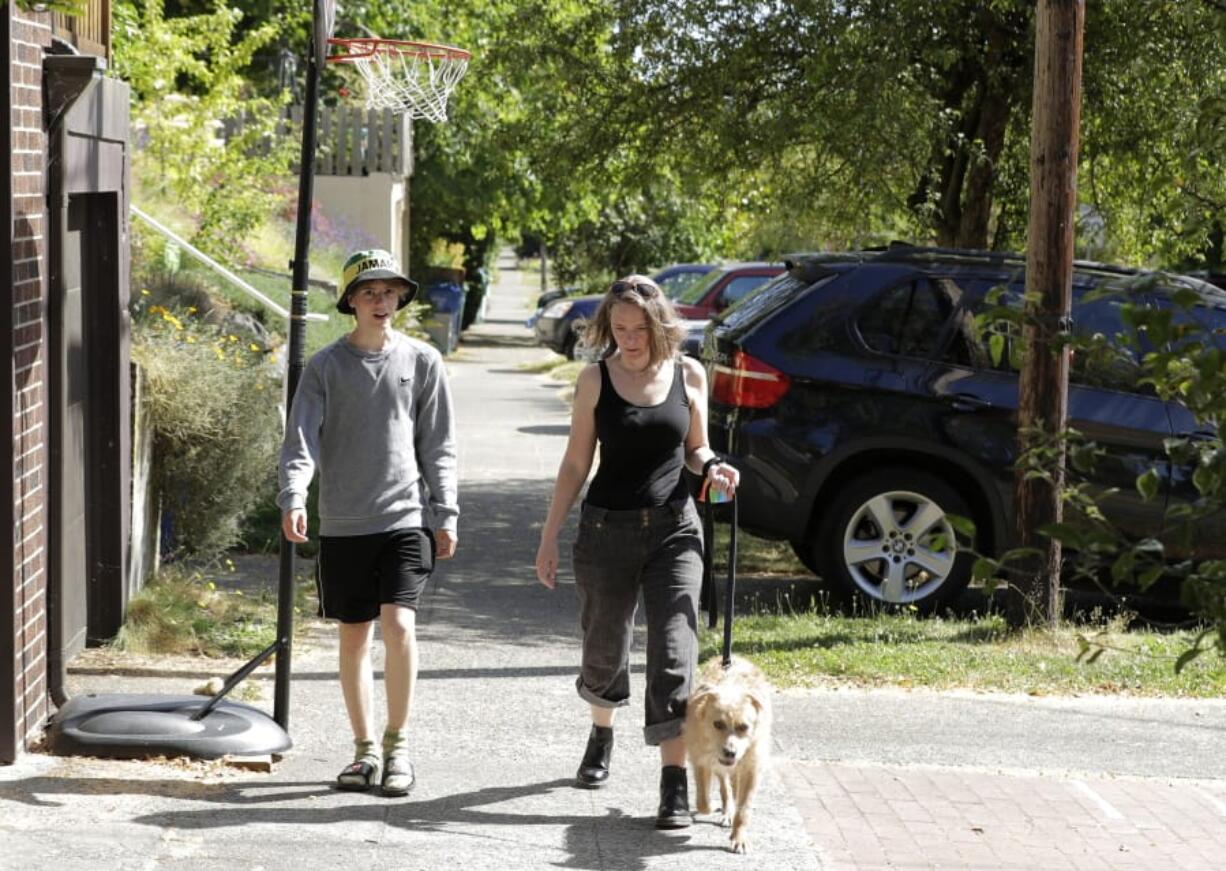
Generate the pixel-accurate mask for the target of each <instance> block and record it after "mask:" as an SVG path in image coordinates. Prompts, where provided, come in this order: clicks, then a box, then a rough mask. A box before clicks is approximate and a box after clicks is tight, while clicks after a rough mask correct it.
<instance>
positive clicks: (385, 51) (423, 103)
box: [349, 47, 468, 122]
mask: <svg viewBox="0 0 1226 871" xmlns="http://www.w3.org/2000/svg"><path fill="white" fill-rule="evenodd" d="M349 63H351V64H352V65H353V66H355V67H357V69H358V72H359V73H361V74H362V78H363V79H365V80H366V106H367V108H369V109H391V110H393V111H395V112H405V113H408V115H409V117H410V118H424V119H425V120H427V121H435V122H439V121H446V120H447V100H448V98H449V97H450V96H451V92H452V91H453V90H454V89H455V86H456V85H457V84H459V81H460V79H462V78H464V73H465V72H466V71H467V70H468V55H467V54H466V53H465V54H457V53H450V52H447V53H443V52H438V53H436V52H431V51H405V50H402V49H399V48H386V47H384V48H381V49H380V50H378V51H374V52H371V53H370V54H369V55H368V56H364V57H354V58H353V59H352V60H350V61H349Z"/></svg>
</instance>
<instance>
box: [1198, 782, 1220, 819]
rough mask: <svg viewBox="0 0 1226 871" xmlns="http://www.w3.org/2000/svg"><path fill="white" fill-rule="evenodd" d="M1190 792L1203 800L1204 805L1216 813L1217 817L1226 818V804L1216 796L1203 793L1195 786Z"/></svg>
mask: <svg viewBox="0 0 1226 871" xmlns="http://www.w3.org/2000/svg"><path fill="white" fill-rule="evenodd" d="M1192 792H1194V793H1196V794H1197V795H1199V796H1200V797H1201V798H1202V799H1204V800H1205V804H1207V805H1209V806H1210V807H1212V808H1213V809H1214V810H1215V811H1217V812H1218V815H1219V816H1222V817H1226V802H1224V801H1222V800H1221V799H1220V798H1218V797H1217V796H1215V795H1212V794H1210V793H1208V792H1205V791H1204V790H1203V789H1200V788H1198V787H1195V786H1194V787H1192Z"/></svg>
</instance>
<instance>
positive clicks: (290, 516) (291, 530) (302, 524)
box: [281, 508, 307, 542]
mask: <svg viewBox="0 0 1226 871" xmlns="http://www.w3.org/2000/svg"><path fill="white" fill-rule="evenodd" d="M281 531H282V532H283V533H285V538H286V539H287V540H289V541H299V542H301V541H306V540H307V513H306V509H305V508H291V509H290V510H289V511H286V512H285V513H284V514H282V515H281Z"/></svg>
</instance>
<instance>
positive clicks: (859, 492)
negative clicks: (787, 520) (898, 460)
mask: <svg viewBox="0 0 1226 871" xmlns="http://www.w3.org/2000/svg"><path fill="white" fill-rule="evenodd" d="M822 513H823V514H824V515H825V516H824V518H823V520H822V522H821V524H820V528H819V532H818V535H817V538H816V540H815V541H814V542H813V549H812V554H813V556H812V561H813V563H815V564H816V566H817V568H818V573H819V574H820V575H821V576H822V579H823V580H824V582H825V584H826V586H827V588H828V589H829V591H830V592H831V594H832V595H833V596H835V597H836V598H838V599H839V600H841V601H845V602H847V601H851V600H857V599H858V600H859V601H860V602H861V603H868V604H875V605H909V606H914V607H916V608H918V609H920V610H921V611H925V612H930V611H933V610H935V609H936V608H937V607H939V606H940V605H942V604H944V603H945V602H948V601H949V600H950V599H951V598H953V597H954V596H956V595H958V594H959V593H961V592H962V590H964V589H965V588H966V585H967V584H968V583H969V582H970V578H971V566H972V563H973V557H972V554H971V553H970V552H969V551H967V550H962V549H959V548H958V547H957V542H956V538H955V536H954V530H953V527H952V526H951V525H950V523H949V520H948V516H949V515H950V514H956V515H960V516H962V517H968V518H969V517H970V516H971V514H970V509H969V508H968V506H967V503H966V500H965V499H964V498H963V497H962V496H961V494H960V493H958V491H957V490H956V489H954V488H953V487H951V486H950V485H949V484H947V483H946V482H945V481H943V480H942V479H941V478H940V477H938V476H936V475H933V474H930V473H928V472H922V471H919V470H916V469H910V468H905V467H900V468H888V469H881V470H879V471H876V472H869V473H867V474H865V475H863V476H861V477H859V478H854V479H852V480H851V481H850V482H849V483H848V484H847V485H846V486H845V487H843V488H842V489H841V491H840V492H839V494H838V495H837V496H836V497H835V499H834V502H833V503H832V504H831V506H830V508H829V510H827V511H824V512H822ZM806 563H808V560H806Z"/></svg>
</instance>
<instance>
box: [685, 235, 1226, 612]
mask: <svg viewBox="0 0 1226 871" xmlns="http://www.w3.org/2000/svg"><path fill="white" fill-rule="evenodd" d="M788 267H789V268H788V271H787V272H786V273H785V274H784V275H781V276H779V277H778V278H776V279H775V280H773V281H772V282H770V283H769V284H767V285H765V286H764V287H763V288H761V289H760V290H758V291H757V292H755V293H754V294H752V295H750V296H749V297H747V298H745V299H744V300H742V301H741V302H740V303H739V304H738V305H737V306H735V307H733V308H731V309H729V310H728V311H726V312H724V313H723V314H722V315H720V316H719V317H718V318H717V319H716V321H715V322H714V323H713V324H712V326H711V328H710V329H708V331H707V334H706V338H705V343H704V347H703V359H704V360H705V361H706V364H707V368H708V379H709V381H710V432H711V440H712V445H713V447H714V448H715V450H717V451H719V452H721V453H723V454H725V455H727V456H728V457H729V459H730V460H731V462H732V463H734V464H735V465H736V466H737V467H738V468H739V469H740V471H741V474H742V479H743V480H742V485H741V489H740V494H739V498H740V502H741V509H740V518H741V525H742V527H743V528H745V529H746V530H748V531H749V532H752V533H754V534H756V535H759V536H763V537H766V538H773V539H786V540H788V541H790V542H791V544H792V547H793V549H794V550H795V551H796V553H797V555H798V556H799V557H800V558H801V559H802V560H803V561H804V563H805V564H806V565H807V566H808V567H809V568H811V569H812V570H814V571H815V572H816V573H818V574H819V575H821V576H822V578H823V580H824V582H825V584H826V585H827V587H828V588H829V589H830V590H831V591H832V592H833V593H835V594H836V595H840V596H841V597H843V598H846V597H856V596H858V597H862V598H865V599H868V600H872V601H877V602H885V603H898V604H912V605H915V606H917V607H920V608H923V609H931V608H933V607H935V606H937V605H939V604H940V603H942V602H944V601H946V600H948V599H949V598H950V597H951V596H954V595H956V594H957V593H958V592H960V591H961V590H962V589H963V588H964V587H965V586H966V584H967V582H968V580H969V578H970V569H971V562H972V558H971V555H970V553H969V552H967V551H965V550H963V551H958V550H957V548H956V545H953V544H951V543H952V542H954V530H953V529H952V528H951V525H950V523H949V520H948V516H949V515H951V514H954V515H962V516H966V517H970V518H972V519H973V520H974V521H975V524H976V527H977V530H978V538H977V541H976V547H977V548H978V549H980V550H983V551H984V552H987V553H1001V552H1003V551H1004V550H1006V549H1008V548H1009V547H1010V546H1012V544H1013V537H1014V534H1013V530H1014V518H1013V463H1014V459H1015V456H1016V450H1017V371H1016V369H1015V368H1014V366H1013V365H1012V362H1011V361H1012V360H1013V358H1014V356H1015V355H1014V354H1013V353H1011V351H1012V350H1013V348H1012V347H1011V344H1012V337H1011V334H1010V330H1009V329H1008V328H1007V327H1008V325H1009V324H1010V322H1009V321H1008V320H1007V319H1006V320H1003V321H1002V320H995V321H994V320H993V318H992V317H991V316H990V315H989V316H988V317H986V318H985V317H978V318H977V317H976V315H982V314H983V313H984V312H990V311H992V310H993V307H994V306H997V305H1014V306H1018V305H1020V304H1021V302H1020V301H1021V298H1022V293H1023V288H1024V272H1025V260H1024V259H1022V258H1020V257H1018V256H1015V255H1000V254H992V253H983V252H967V251H952V250H944V249H931V248H911V247H901V246H900V247H897V248H891V249H888V250H886V251H881V252H863V253H857V254H844V255H816V256H813V257H808V258H805V259H803V260H801V261H799V262H789V264H788ZM1137 276H1138V273H1137V272H1135V271H1131V270H1124V269H1117V268H1113V267H1108V266H1103V265H1101V264H1092V263H1080V262H1079V263H1077V264H1076V267H1075V271H1074V278H1073V284H1074V300H1075V302H1074V312H1073V318H1074V327H1073V329H1074V332H1076V333H1078V334H1083V335H1091V336H1092V335H1094V334H1102V336H1104V337H1106V338H1107V339H1108V340H1110V339H1112V338H1114V337H1115V336H1116V335H1117V334H1118V333H1121V332H1123V329H1124V328H1123V325H1122V322H1121V319H1120V307H1121V305H1122V304H1123V303H1124V302H1126V301H1132V302H1133V303H1134V304H1141V305H1153V306H1170V307H1172V308H1176V311H1177V313H1176V318H1177V320H1178V319H1180V318H1185V317H1192V318H1194V319H1195V320H1196V321H1197V323H1199V324H1201V325H1202V326H1204V328H1205V329H1206V330H1207V331H1212V330H1213V329H1214V328H1222V327H1226V293H1224V292H1223V291H1221V290H1220V289H1218V288H1215V287H1213V286H1211V285H1209V284H1206V283H1204V282H1202V281H1199V280H1197V279H1194V278H1184V277H1179V278H1169V279H1167V280H1165V282H1158V283H1148V285H1149V286H1148V288H1147V289H1145V290H1139V289H1137V288H1138V287H1141V286H1146V285H1147V283H1146V282H1138V281H1137V280H1136V278H1137ZM1183 287H1189V288H1192V289H1193V290H1195V291H1196V293H1197V294H1198V296H1199V297H1200V300H1201V304H1199V305H1197V306H1196V307H1194V308H1193V309H1192V310H1191V312H1190V313H1187V314H1185V313H1184V312H1183V310H1182V309H1177V307H1176V306H1175V304H1174V302H1173V300H1172V295H1173V292H1174V291H1175V290H1177V289H1179V288H1183ZM1113 289H1114V290H1116V291H1118V292H1112V291H1113ZM1090 290H1096V291H1100V292H1096V293H1094V294H1088V292H1089V291H1090ZM1087 294H1088V295H1087ZM1002 325H1003V327H1002ZM992 336H996V337H998V338H992ZM1215 341H1218V342H1219V343H1221V341H1222V339H1221V337H1220V336H1219V337H1217V338H1216V339H1215ZM1112 345H1114V346H1115V348H1114V351H1113V352H1112V353H1110V354H1107V355H1100V354H1094V355H1090V354H1078V353H1074V356H1073V361H1072V368H1071V375H1070V382H1071V383H1070V388H1069V423H1070V425H1071V426H1072V427H1074V428H1075V429H1077V430H1079V431H1080V432H1081V433H1082V434H1084V435H1085V436H1086V437H1087V438H1089V439H1092V440H1093V441H1095V442H1097V443H1098V445H1099V446H1100V448H1101V449H1102V451H1103V453H1102V454H1101V455H1100V457H1099V459H1098V461H1097V463H1096V464H1095V469H1094V473H1093V479H1092V481H1091V483H1092V484H1093V485H1094V486H1095V487H1096V488H1097V487H1101V491H1100V492H1101V493H1102V501H1101V505H1102V507H1103V510H1104V512H1105V513H1106V514H1107V516H1108V517H1109V519H1111V520H1112V521H1114V523H1115V524H1116V525H1117V526H1118V527H1119V528H1120V529H1121V530H1123V531H1124V532H1126V533H1128V534H1130V535H1136V536H1153V535H1157V534H1159V533H1160V532H1161V530H1162V528H1163V518H1164V513H1165V510H1166V507H1167V505H1168V504H1169V503H1171V502H1172V501H1176V500H1192V499H1195V497H1196V491H1195V488H1194V487H1193V485H1192V482H1191V474H1190V470H1189V469H1184V468H1180V467H1172V465H1171V463H1170V461H1169V459H1168V457H1167V455H1166V452H1165V450H1164V447H1163V440H1164V439H1166V438H1169V437H1171V436H1175V435H1181V434H1196V432H1197V429H1198V428H1197V425H1196V423H1195V421H1194V420H1193V419H1192V417H1191V415H1190V414H1189V412H1188V411H1187V409H1185V408H1184V407H1183V406H1181V405H1179V404H1177V403H1168V402H1163V401H1162V400H1161V399H1159V398H1158V397H1157V396H1156V395H1154V393H1153V391H1152V389H1147V388H1145V387H1142V386H1138V384H1137V380H1138V377H1139V376H1138V367H1137V360H1136V357H1135V355H1134V354H1133V353H1131V352H1130V351H1128V350H1127V349H1125V348H1123V347H1121V346H1119V345H1118V344H1117V343H1112V342H1110V341H1109V342H1108V346H1109V348H1108V349H1109V350H1110V349H1111V348H1110V346H1112ZM1149 468H1156V469H1157V470H1158V472H1159V474H1160V476H1161V480H1162V485H1161V490H1160V493H1159V495H1158V497H1157V498H1155V499H1153V500H1151V501H1148V502H1147V501H1145V500H1143V499H1142V498H1141V497H1140V496H1139V495H1138V492H1137V489H1136V486H1135V481H1136V478H1137V476H1138V475H1140V474H1141V473H1143V472H1144V471H1146V470H1147V469H1149ZM1112 488H1118V489H1112ZM1205 539H1206V541H1213V540H1214V539H1216V540H1217V541H1219V542H1223V541H1226V536H1223V535H1206V536H1205ZM1207 546H1208V545H1206V547H1207ZM1221 547H1222V545H1219V546H1218V549H1221Z"/></svg>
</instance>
